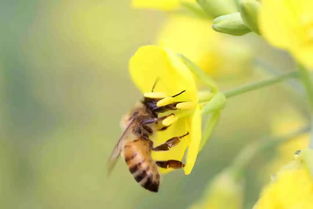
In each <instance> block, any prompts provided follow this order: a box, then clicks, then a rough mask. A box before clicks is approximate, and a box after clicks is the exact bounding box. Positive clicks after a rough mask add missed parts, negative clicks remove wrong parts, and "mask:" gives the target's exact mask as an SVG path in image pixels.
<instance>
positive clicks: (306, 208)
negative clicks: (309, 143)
mask: <svg viewBox="0 0 313 209" xmlns="http://www.w3.org/2000/svg"><path fill="white" fill-rule="evenodd" d="M312 200H313V178H312V176H311V175H310V173H309V170H308V169H307V167H305V166H304V164H303V163H301V162H296V161H295V162H292V163H291V164H289V165H288V166H287V167H285V168H283V169H282V170H281V171H280V172H279V173H278V174H277V177H276V178H275V179H274V181H273V182H272V183H271V184H269V185H268V186H267V187H265V189H264V190H263V192H262V195H261V198H260V199H259V201H258V202H257V204H256V205H255V207H254V209H277V208H288V209H298V208H301V209H311V208H313V201H312Z"/></svg>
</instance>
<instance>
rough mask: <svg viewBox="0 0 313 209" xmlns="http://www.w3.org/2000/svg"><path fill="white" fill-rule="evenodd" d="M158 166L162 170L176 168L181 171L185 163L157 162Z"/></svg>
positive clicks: (172, 161)
mask: <svg viewBox="0 0 313 209" xmlns="http://www.w3.org/2000/svg"><path fill="white" fill-rule="evenodd" d="M155 163H156V164H157V166H159V167H160V168H174V169H179V168H183V167H184V166H185V164H184V163H182V162H181V161H178V160H167V161H156V162H155Z"/></svg>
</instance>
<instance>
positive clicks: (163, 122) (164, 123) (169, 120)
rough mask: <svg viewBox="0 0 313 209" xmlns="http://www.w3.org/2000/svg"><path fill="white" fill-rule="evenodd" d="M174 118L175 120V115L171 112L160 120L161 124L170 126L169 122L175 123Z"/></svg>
mask: <svg viewBox="0 0 313 209" xmlns="http://www.w3.org/2000/svg"><path fill="white" fill-rule="evenodd" d="M176 120H177V117H176V116H175V115H174V114H172V115H170V116H168V117H167V118H165V119H164V120H162V125H163V126H170V125H171V124H173V123H175V122H176Z"/></svg>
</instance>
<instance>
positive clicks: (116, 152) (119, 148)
mask: <svg viewBox="0 0 313 209" xmlns="http://www.w3.org/2000/svg"><path fill="white" fill-rule="evenodd" d="M132 124H133V120H131V121H130V122H129V123H128V125H127V126H126V128H125V129H124V131H123V133H122V136H121V137H120V138H119V140H118V142H117V144H116V145H115V147H114V149H113V151H112V153H111V155H110V158H109V161H108V174H110V173H111V171H112V170H113V168H114V166H115V164H116V162H117V160H118V158H119V156H120V154H121V151H122V147H123V143H124V142H125V140H126V136H127V135H128V134H129V132H130V131H131V128H130V127H131V125H132Z"/></svg>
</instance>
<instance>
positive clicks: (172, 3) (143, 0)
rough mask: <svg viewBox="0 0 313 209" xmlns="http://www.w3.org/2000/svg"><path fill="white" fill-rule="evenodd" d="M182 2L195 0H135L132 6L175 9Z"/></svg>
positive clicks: (193, 0)
mask: <svg viewBox="0 0 313 209" xmlns="http://www.w3.org/2000/svg"><path fill="white" fill-rule="evenodd" d="M182 2H189V3H193V2H196V1H195V0H133V1H132V6H133V7H135V8H148V9H159V10H167V11H168V10H175V9H178V8H179V7H180V6H181V3H182Z"/></svg>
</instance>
